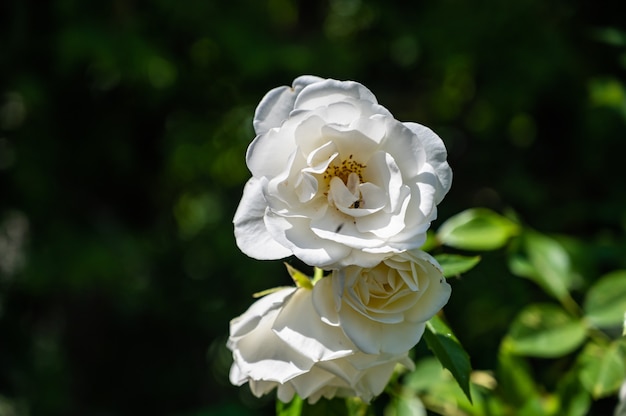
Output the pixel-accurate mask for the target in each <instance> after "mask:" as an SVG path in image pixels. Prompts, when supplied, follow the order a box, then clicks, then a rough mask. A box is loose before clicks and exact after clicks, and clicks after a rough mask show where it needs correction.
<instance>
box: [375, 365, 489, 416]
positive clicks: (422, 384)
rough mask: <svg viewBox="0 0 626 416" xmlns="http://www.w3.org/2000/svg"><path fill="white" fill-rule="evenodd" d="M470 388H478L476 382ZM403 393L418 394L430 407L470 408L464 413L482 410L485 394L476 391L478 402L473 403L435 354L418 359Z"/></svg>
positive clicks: (427, 406)
mask: <svg viewBox="0 0 626 416" xmlns="http://www.w3.org/2000/svg"><path fill="white" fill-rule="evenodd" d="M470 389H471V390H473V391H474V392H476V386H474V385H472V384H470ZM402 394H406V395H408V396H418V397H419V398H420V399H421V401H422V403H423V404H424V406H425V407H426V408H427V409H443V408H454V409H459V410H461V409H462V410H465V411H467V413H464V414H473V415H476V416H478V415H481V414H482V413H481V412H480V411H479V410H480V409H481V408H482V404H483V403H482V402H481V395H480V394H478V392H476V393H473V394H472V397H474V401H475V402H474V403H473V404H472V403H470V402H469V400H468V399H467V396H466V394H465V393H464V392H463V390H462V389H461V387H460V386H459V383H458V382H457V381H456V380H455V379H454V377H453V376H452V374H451V373H450V371H448V370H446V369H445V368H443V367H442V366H441V362H440V361H439V360H438V359H437V358H435V357H425V358H423V359H421V360H419V361H418V362H417V363H416V365H415V370H414V371H412V372H411V373H409V374H407V375H406V376H405V377H404V379H403V388H402ZM477 402H478V403H477ZM470 411H471V413H470ZM385 416H387V415H386V413H385Z"/></svg>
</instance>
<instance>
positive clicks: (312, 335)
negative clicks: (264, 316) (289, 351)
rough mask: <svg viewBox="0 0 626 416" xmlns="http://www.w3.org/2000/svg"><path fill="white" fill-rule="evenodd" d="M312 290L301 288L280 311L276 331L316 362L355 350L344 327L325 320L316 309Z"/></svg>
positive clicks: (290, 344)
mask: <svg viewBox="0 0 626 416" xmlns="http://www.w3.org/2000/svg"><path fill="white" fill-rule="evenodd" d="M312 296H313V294H312V291H311V290H308V289H298V290H297V291H296V293H294V294H293V296H292V297H291V298H290V299H289V302H288V303H287V304H286V305H285V306H284V308H283V309H282V310H281V311H280V313H279V315H278V317H277V318H276V321H275V322H274V325H273V327H272V330H273V331H274V333H276V335H278V337H279V338H280V339H282V340H283V341H284V342H285V344H288V345H289V346H290V347H291V348H293V349H294V350H296V351H298V352H299V353H300V354H302V355H303V356H305V357H307V358H309V359H310V360H313V361H320V360H322V361H324V360H332V359H335V358H340V357H346V356H348V355H351V354H353V353H354V345H353V344H352V343H351V342H350V340H349V339H348V338H346V337H345V336H344V335H343V333H342V331H341V328H339V327H335V326H330V325H327V324H325V323H323V322H322V321H321V320H320V319H319V318H318V317H317V314H316V312H315V308H314V306H313V300H312Z"/></svg>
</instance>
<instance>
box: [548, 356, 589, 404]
mask: <svg viewBox="0 0 626 416" xmlns="http://www.w3.org/2000/svg"><path fill="white" fill-rule="evenodd" d="M578 372H579V368H578V367H577V366H574V368H573V369H572V370H571V371H568V372H567V373H566V374H565V376H564V377H561V378H560V379H559V383H558V386H557V397H558V398H559V401H560V402H559V409H558V412H557V413H556V414H559V415H564V416H585V415H587V414H588V413H589V408H590V407H591V395H590V394H589V393H588V392H587V391H586V390H585V388H584V387H583V385H582V383H581V382H580V377H579V374H578Z"/></svg>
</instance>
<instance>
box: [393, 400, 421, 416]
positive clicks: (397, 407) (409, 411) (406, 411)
mask: <svg viewBox="0 0 626 416" xmlns="http://www.w3.org/2000/svg"><path fill="white" fill-rule="evenodd" d="M426 415H427V413H426V409H425V408H424V404H423V403H422V401H421V400H420V399H419V398H417V397H414V396H405V395H400V396H396V397H394V398H393V399H392V400H391V402H390V403H389V404H388V405H387V407H386V408H385V416H426Z"/></svg>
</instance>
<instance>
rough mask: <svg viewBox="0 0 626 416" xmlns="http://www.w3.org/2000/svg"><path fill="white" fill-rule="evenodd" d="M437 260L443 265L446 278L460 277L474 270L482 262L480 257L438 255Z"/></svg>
mask: <svg viewBox="0 0 626 416" xmlns="http://www.w3.org/2000/svg"><path fill="white" fill-rule="evenodd" d="M435 260H437V262H438V263H439V264H440V265H441V267H442V269H443V275H444V276H445V277H451V276H458V275H460V274H462V273H465V272H467V271H469V270H471V269H473V268H474V266H476V265H477V264H478V263H479V262H480V256H473V257H468V256H461V255H459V254H438V255H436V256H435Z"/></svg>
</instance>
